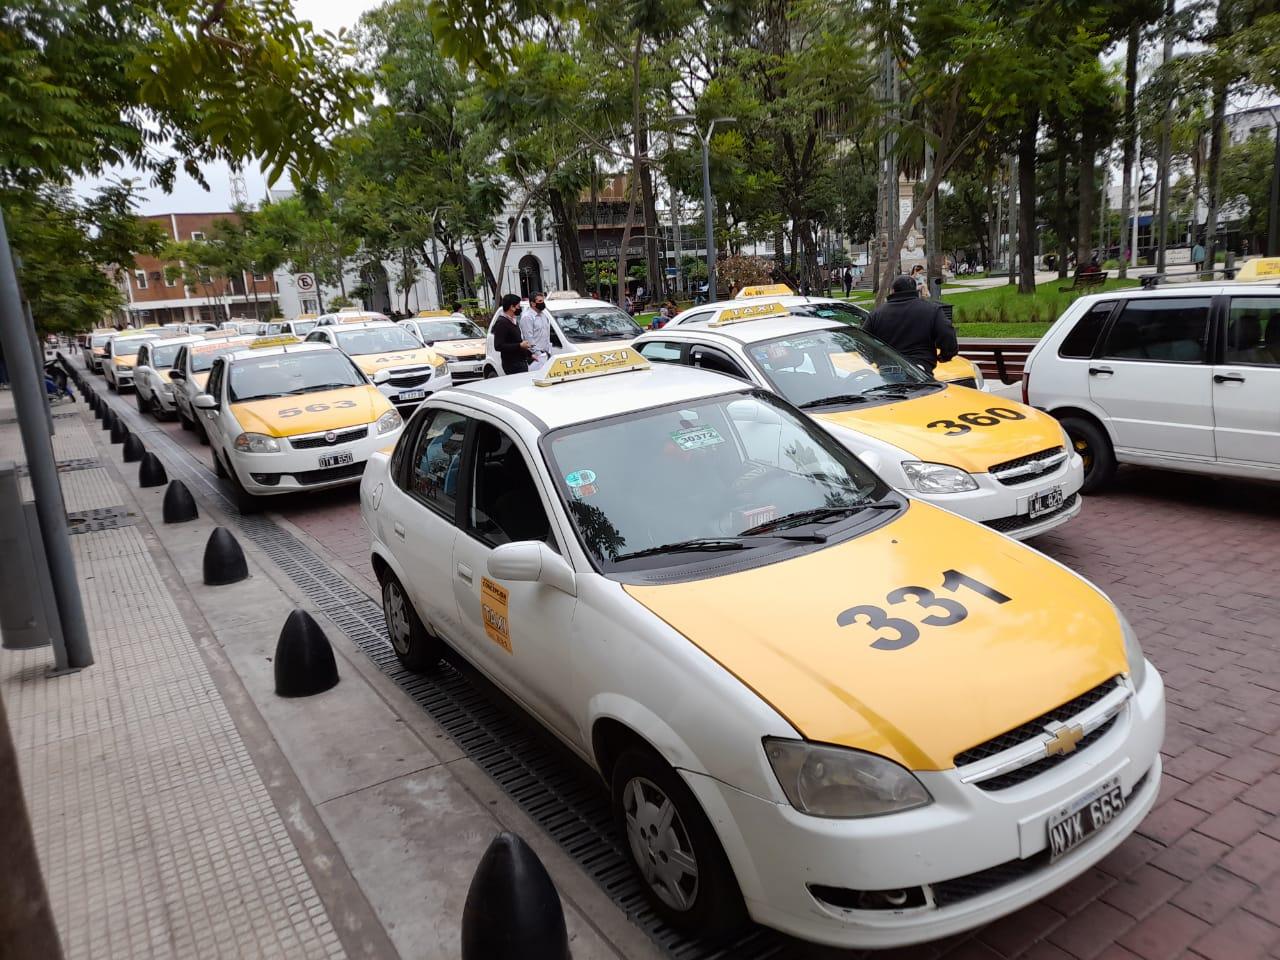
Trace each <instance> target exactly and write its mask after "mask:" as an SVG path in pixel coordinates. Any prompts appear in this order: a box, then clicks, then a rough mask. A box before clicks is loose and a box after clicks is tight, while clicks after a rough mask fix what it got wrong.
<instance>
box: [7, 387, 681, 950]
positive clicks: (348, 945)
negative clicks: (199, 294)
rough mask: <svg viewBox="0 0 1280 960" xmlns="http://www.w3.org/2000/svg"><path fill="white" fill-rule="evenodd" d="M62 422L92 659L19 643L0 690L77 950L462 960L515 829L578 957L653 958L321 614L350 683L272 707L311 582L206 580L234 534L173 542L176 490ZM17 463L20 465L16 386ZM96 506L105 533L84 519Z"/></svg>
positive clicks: (76, 420) (13, 429)
mask: <svg viewBox="0 0 1280 960" xmlns="http://www.w3.org/2000/svg"><path fill="white" fill-rule="evenodd" d="M55 412H56V413H57V414H58V417H57V419H56V420H55V423H56V425H57V436H56V437H55V439H54V450H55V456H56V457H57V459H58V460H59V462H60V463H62V464H64V469H63V471H62V472H61V478H62V481H63V492H64V500H65V504H66V509H67V510H68V511H69V514H70V515H71V517H72V520H73V528H77V529H83V530H84V532H78V533H76V534H75V535H73V537H72V543H73V549H74V553H75V559H76V564H77V570H78V573H79V576H80V580H81V585H82V590H83V594H84V598H85V606H86V614H87V618H88V621H89V629H90V634H91V638H92V643H93V647H94V655H95V657H96V663H95V665H94V666H92V667H90V668H88V669H86V670H84V671H82V672H80V673H77V674H73V675H70V676H63V677H58V678H52V677H49V676H47V671H48V668H49V666H50V665H51V664H52V653H51V651H50V650H49V648H43V649H39V650H34V651H3V653H0V696H3V698H4V701H5V704H6V707H7V710H8V713H9V717H10V723H11V724H12V727H13V733H14V738H15V741H16V744H17V748H18V753H19V763H20V768H21V772H22V780H23V787H24V792H25V795H26V797H27V803H28V807H29V809H30V813H31V819H32V823H33V829H34V831H35V833H36V842H37V847H38V849H39V853H40V859H41V865H42V867H43V871H44V875H45V881H46V884H47V886H48V888H49V892H50V898H51V900H52V903H53V910H54V915H55V919H56V921H57V925H58V929H59V933H60V935H61V937H62V941H63V945H64V948H65V951H66V954H67V955H68V956H69V957H130V958H133V957H197V956H198V957H210V956H227V957H232V956H254V957H270V956H281V957H338V956H348V955H350V956H359V957H371V958H380V957H395V956H402V957H415V958H417V957H431V958H437V957H438V958H442V960H443V958H456V957H457V956H458V955H459V952H460V947H459V932H460V921H461V915H462V907H463V903H464V900H465V897H466V893H467V888H468V885H469V883H470V879H471V875H472V873H473V871H474V868H475V864H476V863H477V861H478V860H479V858H480V856H481V854H482V853H483V851H484V849H485V847H486V846H487V845H488V843H489V841H490V840H491V839H492V837H493V836H494V834H496V833H497V832H498V831H500V830H503V829H511V830H515V831H517V832H519V833H520V834H521V835H522V836H524V837H525V838H526V839H527V840H528V841H529V842H530V843H531V845H533V846H534V848H535V850H536V851H537V852H538V853H539V855H540V856H541V857H542V858H543V861H544V862H545V863H546V865H547V867H548V870H549V871H550V872H551V874H552V877H553V879H554V880H555V882H556V884H557V887H558V888H559V890H560V891H561V894H562V900H563V903H564V906H565V913H566V919H567V923H568V927H569V933H570V938H571V947H572V950H573V956H574V957H575V958H576V960H588V958H616V957H623V956H625V957H656V956H657V955H658V954H657V951H656V949H655V948H654V947H653V945H652V943H651V942H650V941H649V940H648V938H647V937H646V936H645V935H644V934H643V933H642V932H641V931H640V930H639V929H638V928H636V927H635V926H633V925H632V924H630V923H629V922H628V921H627V919H626V917H625V916H624V915H623V913H622V912H621V911H620V910H619V909H618V908H617V907H616V906H615V905H614V904H613V902H612V901H611V900H610V899H609V898H608V897H607V896H606V895H605V894H604V892H603V891H601V890H600V889H599V887H597V886H596V885H595V883H593V882H592V881H591V880H589V879H588V878H587V877H585V876H584V875H583V874H582V873H581V871H580V870H579V869H578V868H577V867H576V866H575V865H574V864H573V863H572V861H570V860H569V859H568V857H567V856H566V855H565V854H563V853H562V852H561V851H560V850H559V848H558V847H557V846H556V845H555V844H554V843H553V842H552V841H550V840H549V839H548V838H547V837H546V836H545V835H544V834H542V833H541V831H540V830H539V829H538V828H537V827H536V826H535V825H534V824H533V823H532V822H531V821H529V820H528V819H527V818H526V817H525V815H524V814H523V813H522V812H521V811H520V810H519V809H518V808H517V807H516V806H515V805H514V803H512V802H511V801H510V800H509V799H508V798H507V797H506V796H505V795H504V794H502V793H501V791H500V790H499V789H498V788H497V787H496V786H495V785H494V784H493V783H492V782H491V781H490V780H489V779H488V778H487V777H486V776H485V775H484V774H483V773H482V772H480V771H479V769H478V768H476V767H475V766H474V764H472V762H471V761H470V760H468V759H466V758H465V757H463V755H462V752H461V751H460V750H459V749H458V748H457V747H456V746H455V745H454V744H453V743H451V742H450V741H449V740H448V739H447V738H446V737H445V735H444V734H443V732H442V731H441V730H440V729H439V728H438V727H436V726H435V724H434V723H433V722H432V721H431V720H430V719H429V718H428V717H427V716H426V715H425V714H424V713H423V712H422V710H421V709H420V708H419V707H418V706H417V705H416V704H414V703H413V702H412V701H411V700H409V698H408V697H407V696H406V695H405V694H404V693H403V692H402V691H401V690H400V689H399V688H398V687H396V686H395V685H394V684H393V683H391V682H390V681H389V680H387V678H386V677H384V676H383V675H382V674H381V673H379V671H378V670H377V668H376V667H375V666H374V665H373V664H371V663H370V662H369V660H368V658H367V657H366V656H365V655H364V654H363V653H362V652H361V651H360V650H359V649H357V648H355V647H354V646H353V645H352V644H351V643H350V642H349V641H347V640H346V639H345V638H344V637H343V635H342V634H341V632H340V631H339V630H337V629H333V628H332V627H331V625H329V624H328V623H326V622H325V621H324V620H323V618H322V617H320V616H319V615H317V618H318V619H320V621H321V623H322V625H324V626H325V627H326V629H327V632H328V635H329V637H330V639H331V641H332V642H333V646H334V649H335V653H336V655H337V660H338V670H339V673H340V675H341V682H340V683H339V684H338V686H337V687H335V688H333V689H332V690H329V691H327V692H325V693H323V694H320V695H318V696H315V697H311V698H305V699H299V700H284V699H280V698H278V697H276V696H275V694H274V691H273V665H272V662H271V661H272V657H273V655H274V650H275V644H276V640H277V637H278V635H279V631H280V627H281V625H282V624H283V622H284V619H285V617H286V616H287V615H288V613H289V612H290V611H291V610H292V609H294V608H295V607H298V606H305V603H304V602H302V598H301V597H300V596H298V595H297V588H296V587H294V586H293V584H292V583H291V582H290V581H289V580H288V578H286V577H284V576H283V575H282V574H281V573H280V571H279V570H278V569H277V568H275V565H274V564H273V563H272V562H271V561H270V560H269V559H268V558H267V557H265V556H264V555H261V554H259V553H258V552H257V551H256V550H255V549H254V548H252V547H251V546H250V545H249V544H244V546H245V550H246V554H247V557H248V562H249V567H250V577H249V579H248V580H245V581H243V582H241V583H238V584H234V585H231V586H226V587H206V586H204V585H203V583H202V578H201V560H202V555H203V549H204V544H205V542H206V540H207V539H208V536H209V534H210V532H211V531H212V530H213V528H214V527H215V526H216V525H219V524H220V523H221V524H223V525H227V526H231V524H230V523H225V522H224V518H222V517H221V516H220V515H219V514H218V512H217V509H216V508H215V506H214V505H212V504H210V503H207V502H201V503H200V510H201V516H200V518H199V519H198V520H196V521H192V522H190V523H186V524H181V525H173V526H163V525H162V521H161V518H160V512H161V501H162V498H163V494H164V488H163V487H157V488H150V489H139V488H138V487H137V480H136V474H137V470H136V465H134V464H123V463H122V462H121V447H120V446H118V445H117V446H112V445H110V444H109V442H108V435H107V434H106V433H105V432H104V431H102V430H100V429H99V426H100V424H99V423H98V422H97V421H96V420H94V418H93V416H92V414H91V413H89V412H88V410H87V408H86V407H85V405H84V404H75V405H64V406H62V407H60V408H58V409H57V410H56V411H55ZM0 459H13V460H17V461H19V462H22V460H23V455H22V450H21V440H20V437H19V434H18V429H17V425H16V423H14V422H13V408H12V400H11V397H10V395H9V394H7V393H0ZM28 495H29V491H28ZM86 511H110V517H111V519H109V520H107V521H106V522H98V523H76V522H74V521H75V520H77V519H78V516H77V515H81V516H83V515H84V512H86ZM89 527H100V528H101V529H92V530H90V529H86V528H89Z"/></svg>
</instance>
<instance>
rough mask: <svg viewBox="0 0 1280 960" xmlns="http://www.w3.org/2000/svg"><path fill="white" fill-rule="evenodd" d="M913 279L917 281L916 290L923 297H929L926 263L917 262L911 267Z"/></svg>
mask: <svg viewBox="0 0 1280 960" xmlns="http://www.w3.org/2000/svg"><path fill="white" fill-rule="evenodd" d="M911 279H912V280H914V281H915V282H916V290H918V291H919V292H920V296H921V298H922V299H925V300H927V299H929V278H928V276H927V275H926V274H925V272H924V264H923V263H917V264H916V265H915V266H914V267H912V268H911Z"/></svg>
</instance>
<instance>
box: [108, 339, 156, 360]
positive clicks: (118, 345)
mask: <svg viewBox="0 0 1280 960" xmlns="http://www.w3.org/2000/svg"><path fill="white" fill-rule="evenodd" d="M147 342H149V341H148V340H147V338H146V337H116V342H115V343H114V344H112V346H111V353H112V354H113V355H114V356H117V357H132V356H136V355H137V353H138V351H139V350H140V349H141V348H142V345H143V344H144V343H147Z"/></svg>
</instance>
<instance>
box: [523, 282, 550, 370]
mask: <svg viewBox="0 0 1280 960" xmlns="http://www.w3.org/2000/svg"><path fill="white" fill-rule="evenodd" d="M520 335H521V336H522V337H524V339H525V340H527V341H529V349H530V350H531V351H532V352H533V362H532V363H531V364H529V369H530V370H534V369H537V368H538V367H540V366H542V364H544V363H546V362H547V360H548V358H550V356H551V317H550V316H548V315H547V298H546V295H545V294H543V293H542V291H538V292H537V293H534V294H532V295H531V296H530V297H529V305H528V306H527V307H525V308H524V310H523V311H522V312H521V314H520Z"/></svg>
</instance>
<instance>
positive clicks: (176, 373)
mask: <svg viewBox="0 0 1280 960" xmlns="http://www.w3.org/2000/svg"><path fill="white" fill-rule="evenodd" d="M169 379H170V380H185V379H187V374H186V372H185V371H184V370H182V369H181V368H179V367H174V368H173V369H172V370H170V371H169Z"/></svg>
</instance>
